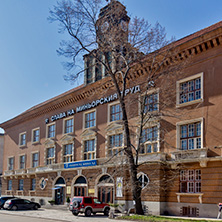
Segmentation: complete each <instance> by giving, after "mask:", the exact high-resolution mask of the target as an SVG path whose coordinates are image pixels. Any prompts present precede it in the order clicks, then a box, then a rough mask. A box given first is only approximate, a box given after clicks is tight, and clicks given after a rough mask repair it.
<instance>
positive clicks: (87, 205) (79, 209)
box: [69, 196, 110, 217]
mask: <svg viewBox="0 0 222 222" xmlns="http://www.w3.org/2000/svg"><path fill="white" fill-rule="evenodd" d="M69 210H70V211H72V213H73V215H75V216H77V215H78V214H79V213H85V216H86V217H89V216H91V214H92V213H93V214H96V213H99V212H102V213H104V215H106V216H108V215H109V210H110V206H109V204H106V203H101V202H100V201H99V200H98V198H96V197H82V196H76V197H73V198H72V199H71V201H70V204H69Z"/></svg>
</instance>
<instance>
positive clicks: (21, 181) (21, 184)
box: [18, 179, 24, 190]
mask: <svg viewBox="0 0 222 222" xmlns="http://www.w3.org/2000/svg"><path fill="white" fill-rule="evenodd" d="M23 187H24V180H23V179H21V180H19V187H18V190H23Z"/></svg>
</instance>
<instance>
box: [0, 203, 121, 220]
mask: <svg viewBox="0 0 222 222" xmlns="http://www.w3.org/2000/svg"><path fill="white" fill-rule="evenodd" d="M1 214H7V215H17V216H26V217H31V218H33V217H35V218H43V219H52V220H53V221H60V222H75V221H78V222H80V221H82V222H122V220H115V219H109V218H108V217H107V216H104V215H103V213H98V214H96V215H92V216H91V217H85V215H84V214H79V215H78V216H74V215H73V214H72V212H70V211H69V210H68V207H67V206H66V205H53V206H50V205H47V206H43V207H42V208H40V209H39V210H18V211H11V210H3V209H2V210H0V218H1Z"/></svg>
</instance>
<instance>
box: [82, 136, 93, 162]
mask: <svg viewBox="0 0 222 222" xmlns="http://www.w3.org/2000/svg"><path fill="white" fill-rule="evenodd" d="M95 158H96V153H95V139H93V140H86V141H85V142H84V160H91V159H95Z"/></svg>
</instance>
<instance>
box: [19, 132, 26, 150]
mask: <svg viewBox="0 0 222 222" xmlns="http://www.w3.org/2000/svg"><path fill="white" fill-rule="evenodd" d="M23 136H25V138H23ZM24 141H25V142H24ZM26 143H27V135H26V132H22V133H19V146H20V147H24V146H26Z"/></svg>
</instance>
